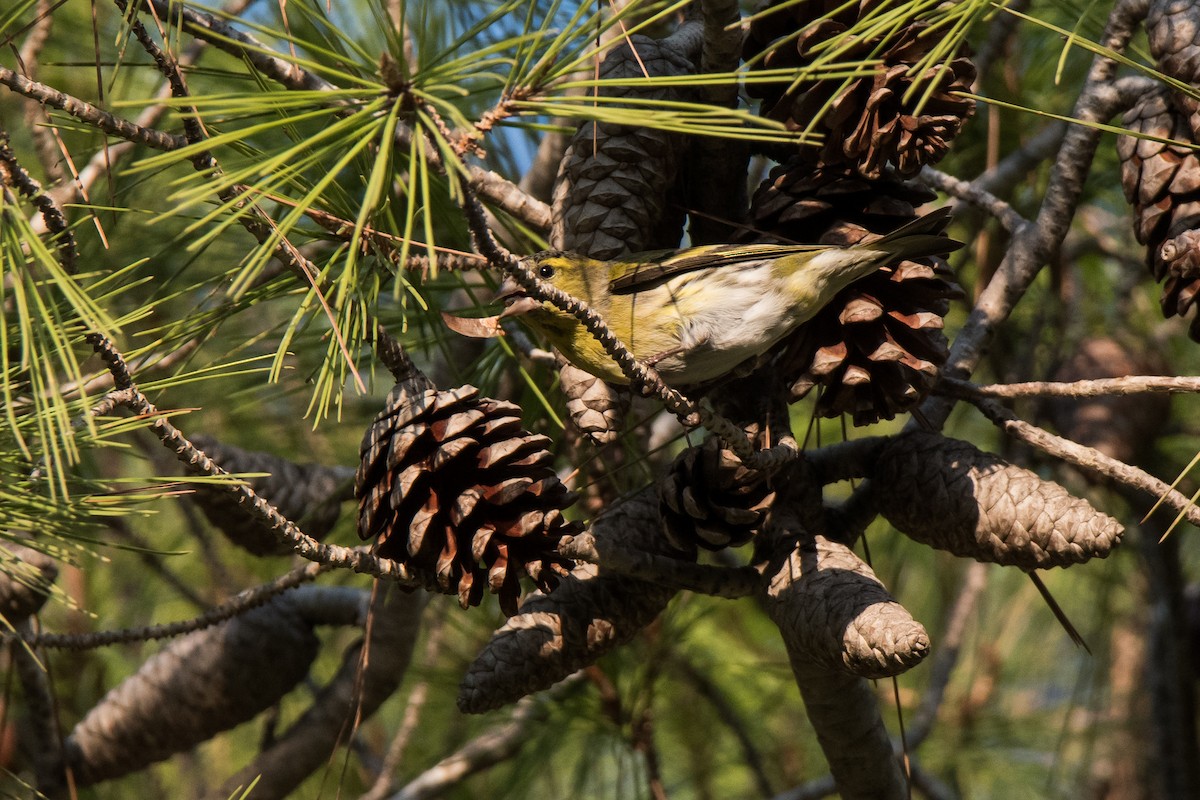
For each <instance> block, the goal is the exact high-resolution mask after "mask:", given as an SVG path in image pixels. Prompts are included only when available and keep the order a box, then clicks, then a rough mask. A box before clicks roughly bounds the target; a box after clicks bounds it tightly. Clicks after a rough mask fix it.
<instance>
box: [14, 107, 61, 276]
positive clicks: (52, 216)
mask: <svg viewBox="0 0 1200 800" xmlns="http://www.w3.org/2000/svg"><path fill="white" fill-rule="evenodd" d="M8 141H9V136H8V131H7V130H5V129H4V128H3V127H0V183H3V184H4V185H6V186H12V187H14V188H16V189H17V191H19V192H20V193H21V194H23V195H25V197H27V198H28V199H29V201H30V202H31V203H33V206H34V208H36V209H37V210H38V213H40V214H41V215H42V219H43V220H44V221H45V223H46V230H47V231H48V232H49V233H50V235H51V236H53V237H55V238H57V239H58V257H59V260H60V261H61V262H62V265H63V269H65V270H66V271H67V272H74V271H75V260H76V257H77V256H78V252H79V251H78V246H77V244H76V242H75V234H73V233H72V232H71V227H70V224H69V223H68V222H67V218H66V216H65V215H64V214H63V210H62V208H60V207H59V205H58V203H56V202H55V201H54V198H52V197H51V196H50V195H48V194H47V193H46V192H44V191H42V185H41V184H40V183H38V182H37V181H36V180H34V178H33V177H32V176H31V175H30V174H29V173H28V172H26V171H25V168H24V167H22V166H21V164H20V162H19V161H17V155H16V153H14V152H13V151H12V148H10V147H9V146H8Z"/></svg>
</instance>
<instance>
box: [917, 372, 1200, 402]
mask: <svg viewBox="0 0 1200 800" xmlns="http://www.w3.org/2000/svg"><path fill="white" fill-rule="evenodd" d="M941 384H945V387H946V388H945V389H937V388H935V391H947V392H948V393H950V394H952V395H954V396H956V397H961V396H962V395H964V394H969V395H973V396H978V397H1000V398H1016V397H1073V398H1084V397H1106V396H1111V395H1130V394H1177V393H1179V394H1183V393H1194V392H1200V378H1196V377H1190V376H1189V377H1174V376H1164V375H1126V376H1125V377H1123V378H1099V379H1096V380H1088V381H1070V382H1058V381H1028V382H1025V383H1001V384H988V385H984V386H976V385H974V384H972V383H969V382H967V381H960V380H956V379H954V378H943V379H942V380H941V382H940V383H939V386H940V385H941Z"/></svg>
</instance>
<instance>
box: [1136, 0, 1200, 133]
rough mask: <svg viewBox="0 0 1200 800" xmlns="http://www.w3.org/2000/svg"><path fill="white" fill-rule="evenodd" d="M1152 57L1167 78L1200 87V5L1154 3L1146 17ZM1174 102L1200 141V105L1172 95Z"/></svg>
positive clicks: (1188, 0)
mask: <svg viewBox="0 0 1200 800" xmlns="http://www.w3.org/2000/svg"><path fill="white" fill-rule="evenodd" d="M1146 33H1147V35H1148V37H1149V40H1150V53H1151V55H1153V56H1154V60H1155V61H1157V62H1158V68H1159V69H1160V70H1162V72H1163V74H1164V75H1167V76H1168V77H1171V78H1175V79H1176V80H1179V81H1183V82H1184V83H1187V84H1190V85H1191V86H1200V3H1197V2H1196V0H1152V2H1151V3H1150V9H1149V12H1148V13H1147V14H1146ZM1171 102H1172V103H1174V105H1175V108H1177V109H1178V110H1179V112H1180V113H1181V114H1182V115H1183V116H1184V118H1186V120H1187V123H1188V127H1190V128H1191V131H1192V135H1193V136H1195V137H1196V138H1200V101H1198V100H1196V98H1194V97H1192V96H1191V95H1188V94H1185V93H1183V92H1171Z"/></svg>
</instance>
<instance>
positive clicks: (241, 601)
mask: <svg viewBox="0 0 1200 800" xmlns="http://www.w3.org/2000/svg"><path fill="white" fill-rule="evenodd" d="M332 568H333V567H332V565H329V564H304V565H302V566H299V567H296V568H295V569H292V570H291V571H289V572H286V573H284V574H283V575H280V576H279V577H278V578H275V579H274V580H273V581H270V582H269V583H264V584H262V585H261V586H255V587H252V588H250V589H246V590H245V591H242V592H239V593H238V594H236V595H234V596H233V597H231V598H230V599H229V600H227V601H225V602H224V603H221V604H220V605H218V606H213V607H212V608H210V609H209V610H208V611H205V612H204V613H203V614H200V615H199V616H197V617H193V618H192V619H187V620H181V621H179V622H169V623H166V624H163V625H147V626H144V627H140V628H121V629H117V630H109V631H98V632H96V633H77V634H76V633H37V634H25V635H22V636H20V637H18V636H15V635H13V634H6V635H5V636H4V637H3V640H4V641H11V640H13V639H19V640H20V641H23V642H25V643H26V644H27V645H29V646H31V647H46V648H52V649H57V650H76V651H78V650H95V649H97V648H100V647H109V646H110V645H114V644H131V643H134V642H148V641H151V640H154V639H169V638H173V637H176V636H182V635H184V634H187V633H192V632H193V631H198V630H201V629H203V628H211V627H212V626H213V625H219V624H221V623H222V622H226V621H227V620H230V619H233V618H234V617H236V616H239V615H241V614H244V613H245V612H246V611H248V610H250V609H251V608H257V607H258V606H261V605H264V604H265V603H267V602H269V601H270V600H271V598H273V597H275V596H276V595H279V594H282V593H283V592H285V591H287V590H288V589H291V588H293V587H296V586H299V585H300V584H302V583H307V582H308V581H311V580H315V579H316V577H317V576H318V575H320V574H321V573H323V572H328V571H329V570H331V569H332Z"/></svg>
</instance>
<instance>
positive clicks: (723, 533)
mask: <svg viewBox="0 0 1200 800" xmlns="http://www.w3.org/2000/svg"><path fill="white" fill-rule="evenodd" d="M658 497H659V503H660V507H661V512H662V521H663V530H664V531H665V532H666V534H667V539H668V540H669V541H670V542H671V545H672V546H674V547H675V548H676V549H677V550H679V551H680V552H682V553H694V552H695V549H696V546H697V545H699V546H700V547H703V548H705V549H707V550H720V549H722V548H725V547H738V546H740V545H743V544H745V543H746V542H748V541H750V539H751V538H752V537H753V536H754V534H755V533H757V532H758V530H759V528H761V527H762V524H763V522H764V521H765V519H766V516H767V510H768V509H769V508H770V506H771V502H772V501H773V500H774V499H775V492H774V491H773V490H772V488H771V486H770V481H768V479H767V474H766V473H765V472H763V471H761V470H752V469H750V468H748V467H746V466H745V465H744V464H742V462H741V460H740V459H739V458H738V457H737V456H735V455H734V454H733V452H732V451H730V450H726V449H724V448H722V447H721V443H720V441H719V440H718V439H717V438H716V437H715V436H713V437H709V439H708V440H707V441H706V442H705V443H704V444H703V445H701V446H700V447H689V448H688V449H687V450H684V451H683V452H682V453H680V454H679V456H678V457H677V458H676V459H675V461H674V463H672V464H671V468H670V469H668V470H667V472H666V474H665V475H664V476H663V477H662V479H661V480H660V481H659V484H658Z"/></svg>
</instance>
